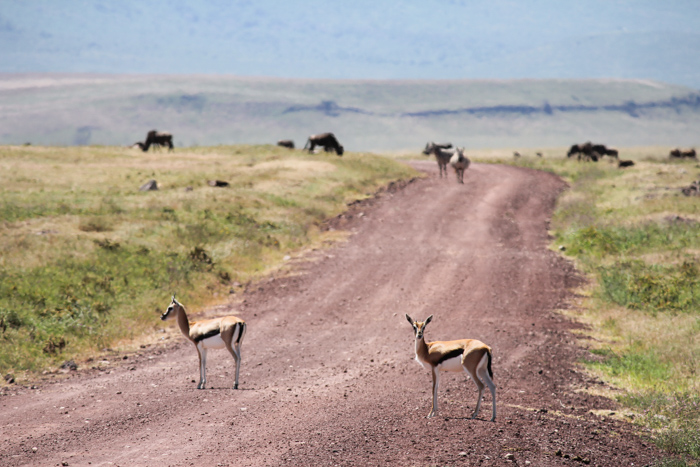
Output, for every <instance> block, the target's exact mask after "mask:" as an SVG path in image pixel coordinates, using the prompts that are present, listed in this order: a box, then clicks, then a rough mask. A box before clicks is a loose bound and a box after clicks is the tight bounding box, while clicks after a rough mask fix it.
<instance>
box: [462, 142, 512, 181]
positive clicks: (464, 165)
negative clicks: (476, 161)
mask: <svg viewBox="0 0 700 467" xmlns="http://www.w3.org/2000/svg"><path fill="white" fill-rule="evenodd" d="M516 154H518V153H517V152H516ZM518 157H519V156H518ZM470 162H471V161H470V160H469V158H468V157H467V156H465V155H464V148H455V153H454V155H453V156H452V157H451V158H450V165H451V166H452V168H453V169H455V173H456V174H457V182H459V183H461V184H464V171H465V170H466V169H467V168H469V163H470Z"/></svg>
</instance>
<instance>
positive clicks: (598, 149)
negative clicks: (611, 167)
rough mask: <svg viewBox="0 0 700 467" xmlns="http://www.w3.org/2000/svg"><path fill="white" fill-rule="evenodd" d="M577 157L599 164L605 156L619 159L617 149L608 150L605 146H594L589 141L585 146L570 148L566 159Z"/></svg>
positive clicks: (577, 145) (579, 145) (576, 145)
mask: <svg viewBox="0 0 700 467" xmlns="http://www.w3.org/2000/svg"><path fill="white" fill-rule="evenodd" d="M574 155H577V157H578V160H585V161H594V162H598V161H599V160H600V159H601V158H602V157H603V156H610V157H614V158H616V159H617V156H618V151H617V149H613V148H608V147H607V146H605V145H604V144H593V143H591V142H590V141H587V142H585V143H583V144H574V145H573V146H571V148H569V152H567V153H566V157H572V156H574Z"/></svg>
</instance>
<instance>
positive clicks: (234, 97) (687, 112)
mask: <svg viewBox="0 0 700 467" xmlns="http://www.w3.org/2000/svg"><path fill="white" fill-rule="evenodd" d="M0 107H1V108H2V109H3V112H0V143H2V144H22V143H25V142H31V143H32V144H45V145H73V144H77V145H82V144H100V145H130V144H133V143H134V142H136V141H138V140H143V139H144V138H145V134H146V132H147V131H148V130H151V129H158V130H161V131H169V132H171V133H173V134H174V141H175V145H176V146H190V145H216V144H237V143H253V144H258V143H272V144H274V143H275V142H276V141H277V140H279V139H294V140H296V141H297V143H298V145H303V143H304V142H305V140H306V137H307V136H308V135H310V134H312V133H321V132H325V131H332V132H334V133H335V134H336V135H337V136H338V138H339V139H340V140H341V143H342V144H343V145H344V146H345V147H346V149H347V150H349V151H359V150H372V151H393V150H406V149H412V148H416V147H421V146H422V145H424V144H425V142H426V141H428V140H449V141H453V142H454V143H455V144H460V145H463V146H466V147H470V148H483V147H545V146H564V145H568V144H571V143H573V142H578V141H585V140H591V139H592V140H597V141H604V142H607V143H609V144H615V145H694V144H696V142H697V138H698V137H697V136H696V133H697V132H696V129H697V127H698V123H700V92H697V91H695V90H694V89H691V88H687V87H684V86H678V85H669V84H665V83H659V82H653V81H643V80H434V81H429V80H420V81H406V80H393V81H392V80H387V81H380V80H310V79H298V80H292V79H277V78H249V77H236V76H226V75H94V74H0Z"/></svg>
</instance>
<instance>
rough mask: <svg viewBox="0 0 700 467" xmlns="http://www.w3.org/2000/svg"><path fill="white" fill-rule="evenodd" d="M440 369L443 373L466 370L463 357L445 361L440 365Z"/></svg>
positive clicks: (458, 356)
mask: <svg viewBox="0 0 700 467" xmlns="http://www.w3.org/2000/svg"><path fill="white" fill-rule="evenodd" d="M438 369H439V370H441V371H464V368H462V355H457V356H456V357H452V358H450V359H447V360H444V361H443V362H442V363H440V364H439V365H438Z"/></svg>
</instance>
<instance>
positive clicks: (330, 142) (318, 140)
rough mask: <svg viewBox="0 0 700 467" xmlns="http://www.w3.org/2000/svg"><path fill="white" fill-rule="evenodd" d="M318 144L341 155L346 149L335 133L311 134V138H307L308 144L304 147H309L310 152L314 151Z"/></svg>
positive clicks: (325, 149) (327, 150)
mask: <svg viewBox="0 0 700 467" xmlns="http://www.w3.org/2000/svg"><path fill="white" fill-rule="evenodd" d="M316 146H321V147H322V148H323V150H324V151H326V152H331V151H335V153H336V154H337V155H339V156H342V155H343V152H345V149H344V148H343V146H341V145H340V143H339V142H338V139H337V138H336V137H335V135H334V134H333V133H321V134H320V135H311V136H309V139H307V140H306V145H305V146H304V149H308V150H309V152H313V151H314V148H315V147H316Z"/></svg>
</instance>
